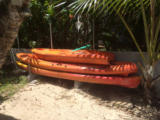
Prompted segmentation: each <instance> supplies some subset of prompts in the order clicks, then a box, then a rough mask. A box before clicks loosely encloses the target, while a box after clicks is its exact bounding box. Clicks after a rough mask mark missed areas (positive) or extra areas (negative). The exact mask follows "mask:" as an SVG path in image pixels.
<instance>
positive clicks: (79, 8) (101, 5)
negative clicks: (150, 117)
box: [69, 0, 160, 102]
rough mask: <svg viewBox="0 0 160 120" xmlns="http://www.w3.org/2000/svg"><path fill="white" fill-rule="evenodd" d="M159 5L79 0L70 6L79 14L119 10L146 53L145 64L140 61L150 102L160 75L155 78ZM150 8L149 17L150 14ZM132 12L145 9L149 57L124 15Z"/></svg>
mask: <svg viewBox="0 0 160 120" xmlns="http://www.w3.org/2000/svg"><path fill="white" fill-rule="evenodd" d="M159 6H160V1H159V0H134V1H133V0H75V1H74V2H72V3H71V4H70V5H69V7H71V9H73V10H74V11H75V14H82V13H89V14H92V13H96V14H97V15H98V16H100V15H104V14H110V15H111V14H116V15H118V16H119V18H120V19H121V21H122V23H123V24H124V26H125V28H126V29H127V30H128V32H129V34H130V36H131V38H132V40H133V42H134V44H135V45H136V47H137V49H138V51H139V54H140V55H141V57H142V60H143V64H140V68H141V70H142V73H143V80H142V85H143V88H144V91H145V95H146V97H147V100H148V101H149V102H150V100H151V99H152V95H153V94H152V92H151V88H152V86H154V83H155V81H156V80H158V79H159V77H156V78H155V76H154V68H155V65H156V63H157V61H158V60H159V58H160V56H159V52H160V42H159V41H158V39H159V33H160V14H159V13H158V12H157V11H158V9H159ZM148 11H149V17H148V16H147V15H146V12H148ZM129 12H132V13H134V14H135V15H136V14H140V13H141V15H142V18H143V24H144V32H145V44H146V48H147V58H146V56H145V55H144V53H143V51H142V49H141V48H140V45H139V44H138V42H137V40H136V37H135V35H134V33H133V32H132V30H131V28H130V27H129V25H128V24H127V21H126V20H125V18H124V16H125V15H126V14H127V13H129ZM102 13H103V14H102Z"/></svg>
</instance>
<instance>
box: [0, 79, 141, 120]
mask: <svg viewBox="0 0 160 120" xmlns="http://www.w3.org/2000/svg"><path fill="white" fill-rule="evenodd" d="M41 79H43V80H41V82H38V81H37V80H34V81H32V82H30V83H29V84H27V85H26V86H25V87H24V88H23V89H21V90H20V91H19V92H18V93H16V94H15V95H14V96H12V97H11V98H10V99H8V100H6V101H4V102H3V103H2V104H1V105H0V120H143V119H142V118H140V117H137V116H133V115H131V114H129V112H127V111H126V112H125V111H122V110H120V109H117V107H114V105H113V104H112V106H110V107H109V106H107V104H111V102H109V103H107V102H106V101H109V100H111V99H110V98H107V96H110V91H112V90H108V91H107V90H106V89H103V87H105V88H106V86H100V87H99V86H98V87H97V86H96V87H95V86H94V85H92V84H84V85H83V88H79V89H77V88H76V86H75V87H74V84H73V82H71V81H69V82H66V81H65V80H62V81H61V80H55V81H54V79H53V78H52V79H51V78H50V80H52V81H54V82H48V81H45V79H46V78H45V77H44V78H41ZM50 80H49V81H50ZM65 82H66V83H65ZM90 88H92V89H90ZM104 90H105V91H104ZM92 93H93V94H92ZM94 93H95V94H94ZM102 93H103V94H105V95H103V94H102ZM115 94H119V93H118V91H115ZM119 96H122V97H123V95H119ZM102 99H103V100H102ZM106 99H107V100H106ZM125 99H126V98H125ZM127 100H128V98H127ZM127 100H125V102H126V101H127ZM101 101H103V102H101ZM112 101H113V99H112ZM118 102H120V101H118ZM123 106H125V105H123Z"/></svg>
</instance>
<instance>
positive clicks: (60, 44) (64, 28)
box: [14, 0, 146, 51]
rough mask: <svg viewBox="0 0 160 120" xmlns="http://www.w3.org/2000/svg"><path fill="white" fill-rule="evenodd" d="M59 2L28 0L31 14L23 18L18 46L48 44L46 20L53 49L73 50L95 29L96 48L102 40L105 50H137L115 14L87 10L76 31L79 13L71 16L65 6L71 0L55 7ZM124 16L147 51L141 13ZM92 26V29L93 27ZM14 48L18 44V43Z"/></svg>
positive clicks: (91, 35)
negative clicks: (99, 14)
mask: <svg viewBox="0 0 160 120" xmlns="http://www.w3.org/2000/svg"><path fill="white" fill-rule="evenodd" d="M60 2H61V0H53V1H52V0H32V1H31V5H30V8H31V13H32V16H30V17H29V18H27V19H26V21H25V22H24V23H23V24H22V26H21V29H20V31H19V36H18V38H19V41H20V47H21V48H31V47H46V48H48V47H50V33H49V22H52V30H53V31H52V35H53V46H54V48H73V49H74V48H77V47H80V46H83V45H86V44H89V43H90V44H91V43H92V40H93V32H94V38H95V48H98V43H99V42H98V41H99V40H101V41H103V43H105V48H106V50H112V51H116V50H129V51H136V50H137V49H136V47H135V45H134V43H133V42H132V40H130V39H131V38H130V36H129V34H128V32H127V30H126V29H125V28H124V26H123V24H122V22H121V21H120V19H119V18H118V17H117V16H114V15H109V14H106V15H105V16H103V17H101V16H95V15H94V14H90V13H89V14H87V15H86V14H82V15H81V18H80V21H81V22H82V27H81V29H80V31H79V32H78V30H77V29H76V22H77V16H78V15H74V13H73V11H72V10H71V9H70V8H69V7H68V5H69V4H70V3H71V2H72V0H70V1H66V2H67V4H64V5H61V6H56V5H57V4H58V3H60ZM93 18H94V20H95V21H94V23H93ZM125 19H126V20H127V22H128V23H129V24H130V26H131V29H132V30H133V31H134V32H135V35H136V37H137V41H138V43H139V44H140V46H141V48H142V49H143V50H146V48H145V45H144V41H143V39H144V34H143V33H144V30H143V21H142V17H141V14H136V16H135V14H133V13H128V14H126V15H125ZM135 21H136V22H135ZM93 27H94V29H92V28H93ZM93 30H94V31H93ZM14 47H18V44H17V42H15V45H14Z"/></svg>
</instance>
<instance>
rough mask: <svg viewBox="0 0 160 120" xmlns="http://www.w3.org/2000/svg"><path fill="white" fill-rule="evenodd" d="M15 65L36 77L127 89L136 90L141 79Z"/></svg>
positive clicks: (20, 64) (137, 77)
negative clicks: (41, 76)
mask: <svg viewBox="0 0 160 120" xmlns="http://www.w3.org/2000/svg"><path fill="white" fill-rule="evenodd" d="M17 65H18V66H19V67H21V68H22V69H24V70H29V69H30V71H31V72H32V73H34V74H38V75H43V76H49V77H55V78H62V79H68V80H75V81H80V82H87V83H96V84H108V85H118V86H123V87H127V88H136V87H137V86H138V85H139V84H140V79H141V78H140V77H139V76H130V77H117V76H98V75H84V74H73V73H67V72H57V71H50V70H45V69H40V68H36V67H32V66H30V67H28V66H27V65H25V64H23V63H20V62H17Z"/></svg>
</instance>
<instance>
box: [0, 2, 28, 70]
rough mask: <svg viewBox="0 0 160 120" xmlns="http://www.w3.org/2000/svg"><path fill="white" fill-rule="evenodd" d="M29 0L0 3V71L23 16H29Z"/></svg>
mask: <svg viewBox="0 0 160 120" xmlns="http://www.w3.org/2000/svg"><path fill="white" fill-rule="evenodd" d="M29 1H30V0H1V1H0V16H1V17H0V69H1V68H2V65H3V64H4V62H5V59H6V56H7V54H8V52H9V50H10V48H11V47H12V45H13V43H14V40H15V39H16V37H17V34H18V31H19V28H20V25H21V23H22V22H23V20H24V17H25V16H28V15H30V14H29V12H28V4H29Z"/></svg>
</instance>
